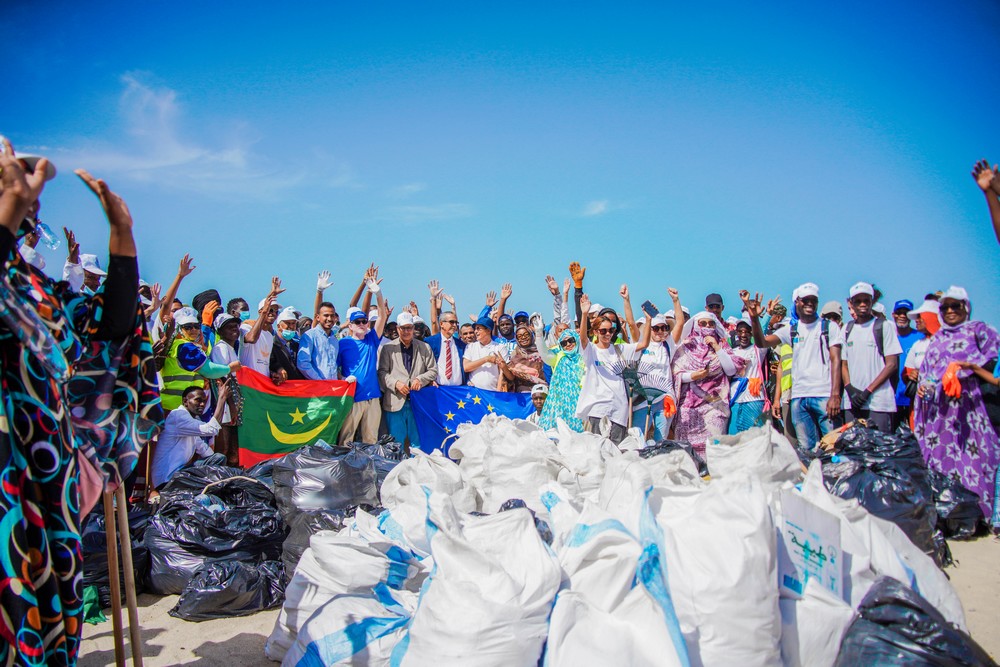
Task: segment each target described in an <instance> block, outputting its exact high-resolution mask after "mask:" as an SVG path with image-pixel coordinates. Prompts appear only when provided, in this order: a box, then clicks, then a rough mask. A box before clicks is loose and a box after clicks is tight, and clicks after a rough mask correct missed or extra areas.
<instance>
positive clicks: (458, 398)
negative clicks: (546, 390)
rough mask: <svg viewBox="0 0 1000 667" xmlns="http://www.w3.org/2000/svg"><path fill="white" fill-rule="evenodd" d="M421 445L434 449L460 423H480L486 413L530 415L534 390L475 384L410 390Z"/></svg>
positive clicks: (425, 448) (519, 416)
mask: <svg viewBox="0 0 1000 667" xmlns="http://www.w3.org/2000/svg"><path fill="white" fill-rule="evenodd" d="M410 407H412V408H413V416H414V420H415V421H416V422H417V432H419V433H420V449H422V450H423V451H425V452H428V453H429V452H431V451H433V450H435V449H443V448H442V446H441V444H442V442H444V439H445V438H447V437H448V436H449V435H452V434H454V433H455V428H456V427H457V426H458V425H459V424H463V423H465V422H472V423H473V424H478V423H479V422H480V421H482V419H483V417H485V416H486V415H490V414H493V415H503V416H505V417H510V418H511V419H526V418H527V417H528V416H529V415H530V414H531V413H532V412H533V411H534V410H535V406H534V405H532V403H531V394H510V393H506V392H502V391H487V390H485V389H476V388H475V387H465V386H463V387H424V388H423V389H421V390H420V391H413V392H410Z"/></svg>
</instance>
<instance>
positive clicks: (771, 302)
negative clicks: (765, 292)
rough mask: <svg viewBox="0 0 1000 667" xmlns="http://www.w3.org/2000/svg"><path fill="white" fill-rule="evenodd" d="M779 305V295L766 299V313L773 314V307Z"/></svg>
mask: <svg viewBox="0 0 1000 667" xmlns="http://www.w3.org/2000/svg"><path fill="white" fill-rule="evenodd" d="M779 305H781V295H780V294H779V295H778V296H776V297H774V298H773V299H768V300H767V314H768V315H772V316H773V315H774V309H775V308H777V307H778V306H779Z"/></svg>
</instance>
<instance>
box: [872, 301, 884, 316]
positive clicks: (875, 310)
mask: <svg viewBox="0 0 1000 667" xmlns="http://www.w3.org/2000/svg"><path fill="white" fill-rule="evenodd" d="M872 312H873V313H881V314H883V315H885V306H883V305H882V304H881V303H876V304H875V305H874V306H872Z"/></svg>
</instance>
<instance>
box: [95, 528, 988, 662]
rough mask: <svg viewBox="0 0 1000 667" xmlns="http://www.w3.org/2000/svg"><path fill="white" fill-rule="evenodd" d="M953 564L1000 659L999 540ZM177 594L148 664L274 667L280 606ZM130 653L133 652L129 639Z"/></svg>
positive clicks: (149, 617) (157, 608)
mask: <svg viewBox="0 0 1000 667" xmlns="http://www.w3.org/2000/svg"><path fill="white" fill-rule="evenodd" d="M949 544H950V545H951V550H952V554H953V555H954V558H955V566H954V567H950V568H948V569H947V570H946V572H947V573H948V576H950V577H951V580H952V582H953V583H954V585H955V588H956V589H957V590H958V594H959V596H960V597H961V599H962V604H963V605H964V606H965V614H966V618H967V620H968V624H969V629H970V631H971V632H972V636H973V637H974V638H975V639H976V641H978V642H979V643H980V644H981V645H982V646H983V648H985V649H986V650H987V651H989V653H990V655H992V656H993V658H994V659H997V658H998V657H1000V633H998V632H997V631H996V629H997V627H998V626H1000V604H998V602H997V600H1000V540H997V539H994V538H992V537H983V538H980V539H978V540H975V541H972V542H950V543H949ZM176 602H177V596H176V595H168V596H159V595H141V596H139V622H140V623H141V625H142V651H143V660H144V664H146V665H152V666H156V665H203V666H206V667H207V666H208V665H239V667H257V666H259V665H274V664H276V663H272V662H271V661H269V660H268V659H267V658H266V657H264V641H265V640H266V639H267V636H268V635H269V634H270V632H271V628H272V627H273V626H274V619H275V617H276V616H277V615H278V610H276V609H275V610H271V611H265V612H261V613H258V614H254V615H252V616H244V617H241V618H227V619H221V620H217V621H203V622H201V623H190V622H188V621H182V620H180V619H177V618H174V617H172V616H170V615H169V614H168V613H167V612H168V611H169V610H170V609H171V608H172V607H173V606H174V604H176ZM105 613H106V614H108V620H107V621H106V622H104V623H101V624H99V625H87V624H85V625H84V628H83V650H82V656H81V658H80V665H81V667H98V666H99V665H113V664H114V639H113V630H112V627H111V618H110V611H106V612H105ZM125 650H126V653H128V654H129V655H131V653H130V652H129V648H128V641H127V640H126V642H125Z"/></svg>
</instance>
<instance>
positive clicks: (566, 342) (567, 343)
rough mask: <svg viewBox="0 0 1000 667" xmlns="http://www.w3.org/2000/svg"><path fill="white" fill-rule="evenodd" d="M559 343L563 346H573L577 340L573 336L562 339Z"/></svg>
mask: <svg viewBox="0 0 1000 667" xmlns="http://www.w3.org/2000/svg"><path fill="white" fill-rule="evenodd" d="M559 344H560V345H562V346H563V347H573V346H574V345H576V341H575V340H573V339H572V338H567V339H566V340H564V341H562V342H561V343H559Z"/></svg>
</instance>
